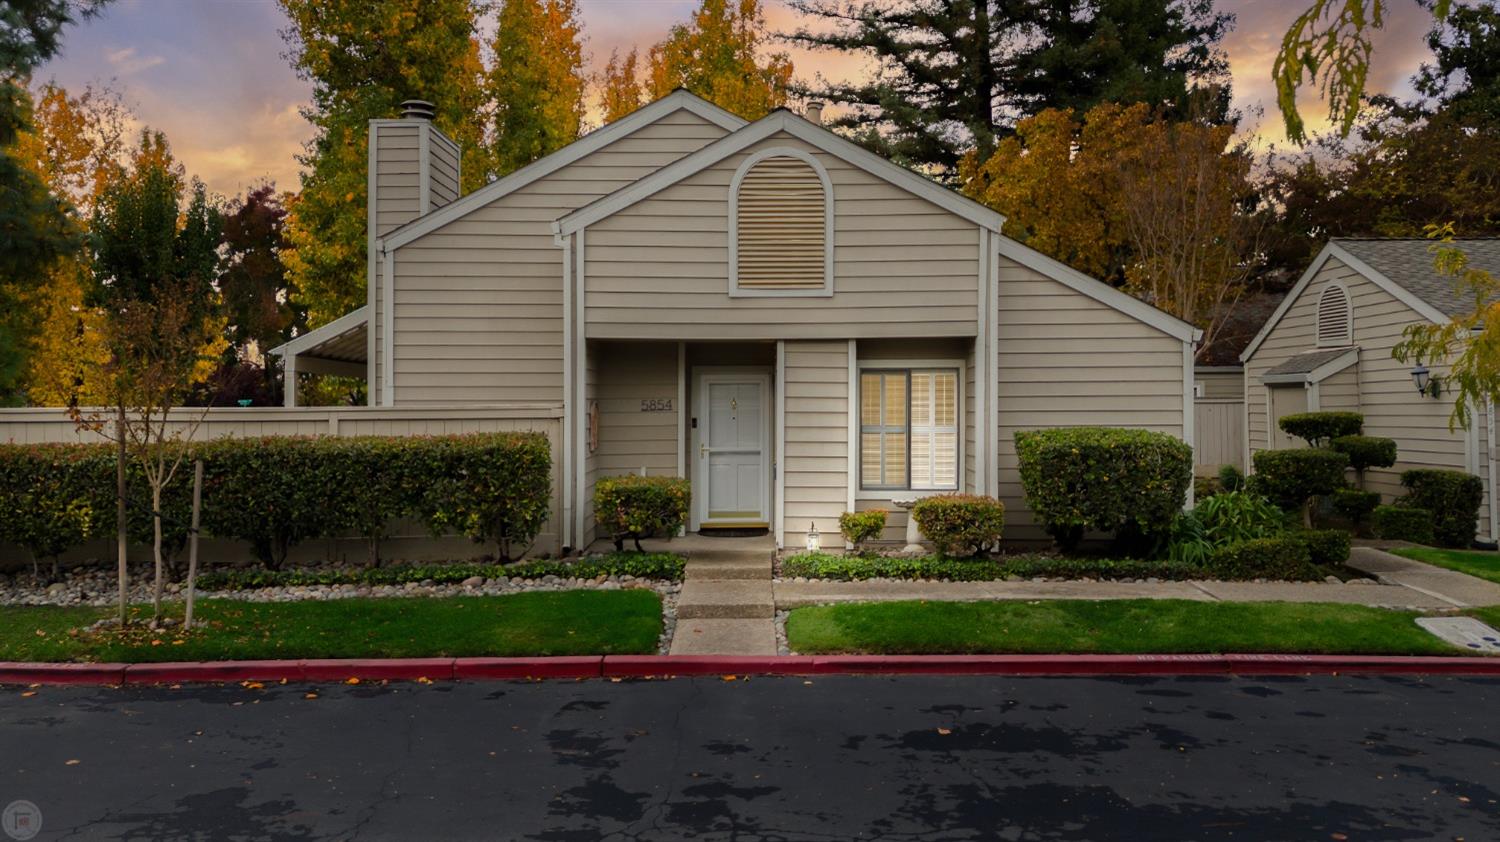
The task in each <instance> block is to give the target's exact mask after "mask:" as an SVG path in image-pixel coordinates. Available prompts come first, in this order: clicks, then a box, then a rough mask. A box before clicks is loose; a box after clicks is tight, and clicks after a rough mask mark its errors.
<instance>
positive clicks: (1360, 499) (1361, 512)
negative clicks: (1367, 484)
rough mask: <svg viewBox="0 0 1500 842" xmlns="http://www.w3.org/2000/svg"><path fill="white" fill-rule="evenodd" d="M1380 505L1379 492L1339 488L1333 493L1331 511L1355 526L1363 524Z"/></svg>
mask: <svg viewBox="0 0 1500 842" xmlns="http://www.w3.org/2000/svg"><path fill="white" fill-rule="evenodd" d="M1379 505H1380V492H1378V491H1360V490H1359V489H1357V488H1340V489H1339V490H1338V491H1335V492H1333V510H1334V511H1335V512H1338V513H1339V514H1341V515H1343V516H1344V517H1346V518H1348V519H1349V520H1350V521H1351V522H1353V523H1355V524H1360V523H1363V522H1364V520H1365V518H1368V517H1369V516H1370V513H1371V512H1373V511H1375V507H1376V506H1379Z"/></svg>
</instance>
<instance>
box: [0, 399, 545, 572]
mask: <svg viewBox="0 0 1500 842" xmlns="http://www.w3.org/2000/svg"><path fill="white" fill-rule="evenodd" d="M201 412H202V410H197V411H193V410H181V411H178V412H176V413H174V414H173V416H172V421H173V423H179V424H186V423H189V422H190V421H193V420H196V419H197V418H198V417H199V413H201ZM522 431H524V432H538V433H544V434H545V435H546V436H547V439H548V441H549V442H550V443H551V445H552V454H553V458H552V501H551V512H552V513H551V517H550V518H549V519H548V521H547V524H546V526H544V527H543V529H542V534H540V535H538V536H537V540H536V544H535V545H534V547H533V548H532V551H533V552H534V553H539V552H556V551H557V549H558V529H557V525H558V523H560V521H561V517H562V468H561V465H560V464H559V461H558V454H559V452H560V449H561V448H560V443H561V439H562V408H561V407H560V406H556V405H543V404H538V405H520V406H517V405H511V406H498V407H473V406H463V407H453V406H413V407H296V408H280V407H274V408H264V407H247V408H241V407H228V408H216V409H211V410H209V411H208V414H207V415H206V416H204V417H203V421H202V425H201V426H200V427H199V428H198V430H197V432H196V435H195V436H194V437H195V439H197V440H199V441H209V440H213V439H220V438H248V437H256V436H320V435H322V436H422V435H449V434H454V433H492V432H522ZM101 440H102V439H101V437H100V436H98V435H97V434H95V433H92V432H89V431H86V430H85V431H80V430H79V429H78V428H77V426H76V425H75V424H74V423H73V421H72V420H71V419H69V418H68V416H67V414H66V413H65V412H64V411H63V410H61V409H43V408H27V409H0V442H13V443H42V442H89V441H101ZM206 543H207V544H208V545H209V546H206V547H205V552H211V553H213V554H212V555H210V556H209V557H210V558H211V559H216V560H223V561H241V560H243V559H245V558H246V557H248V553H247V550H246V548H244V547H241V546H237V545H235V544H233V543H232V542H225V541H210V542H206ZM311 543H312V544H313V545H314V546H304V547H301V548H299V549H298V550H297V551H296V552H295V553H294V556H293V557H294V558H297V559H305V558H314V557H316V558H334V559H345V558H347V559H350V560H358V559H362V558H364V556H365V554H366V547H365V543H364V541H363V539H360V538H353V537H351V538H335V539H330V540H328V541H315V542H311ZM382 547H383V554H385V555H387V556H388V557H390V558H400V559H413V560H417V559H446V558H458V557H467V556H472V555H476V554H477V552H476V547H475V546H474V545H473V544H472V543H471V542H469V541H468V540H467V539H464V538H459V537H456V536H455V537H446V538H433V537H431V536H430V535H428V534H427V533H426V532H425V531H424V530H423V529H422V527H421V526H420V525H418V524H396V525H394V526H393V530H392V533H391V537H390V538H389V539H388V540H386V541H384V542H383V543H382ZM112 551H113V548H112V547H104V546H103V545H102V544H100V545H99V546H87V547H83V548H81V549H79V550H78V551H76V552H74V553H70V554H69V556H68V557H69V558H79V559H82V558H91V557H102V556H105V555H108V554H109V553H110V552H112ZM489 551H493V548H491V549H490V550H489ZM132 553H133V554H134V555H138V556H142V557H143V554H144V549H143V548H137V549H135V550H133V551H132ZM22 560H25V554H24V553H22V552H18V551H17V550H16V549H15V548H6V547H0V567H4V566H6V565H7V564H11V565H14V564H16V563H19V562H21V561H22ZM28 563H29V561H28Z"/></svg>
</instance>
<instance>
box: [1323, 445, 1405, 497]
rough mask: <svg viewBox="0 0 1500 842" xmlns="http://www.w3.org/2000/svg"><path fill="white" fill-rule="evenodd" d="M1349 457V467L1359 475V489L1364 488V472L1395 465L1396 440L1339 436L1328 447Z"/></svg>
mask: <svg viewBox="0 0 1500 842" xmlns="http://www.w3.org/2000/svg"><path fill="white" fill-rule="evenodd" d="M1330 446H1331V447H1332V448H1333V449H1334V450H1337V451H1338V452H1340V453H1342V454H1344V455H1345V456H1348V457H1349V467H1351V468H1353V469H1354V472H1355V473H1356V474H1358V475H1359V487H1360V488H1364V486H1365V470H1366V469H1369V468H1389V467H1390V466H1392V465H1394V464H1396V440H1395V439H1383V438H1380V437H1378V436H1339V437H1338V438H1336V439H1334V440H1333V442H1332V443H1331V445H1330Z"/></svg>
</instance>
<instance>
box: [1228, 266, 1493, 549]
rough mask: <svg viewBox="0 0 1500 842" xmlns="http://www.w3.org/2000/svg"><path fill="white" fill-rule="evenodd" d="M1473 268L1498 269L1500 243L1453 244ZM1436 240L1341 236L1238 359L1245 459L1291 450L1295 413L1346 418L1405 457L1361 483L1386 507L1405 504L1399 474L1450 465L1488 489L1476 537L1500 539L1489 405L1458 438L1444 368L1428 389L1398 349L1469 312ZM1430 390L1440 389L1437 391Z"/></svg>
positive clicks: (1433, 375)
mask: <svg viewBox="0 0 1500 842" xmlns="http://www.w3.org/2000/svg"><path fill="white" fill-rule="evenodd" d="M1455 245H1456V246H1457V247H1459V248H1460V249H1462V250H1463V251H1464V252H1465V253H1466V254H1467V255H1468V257H1469V260H1470V262H1471V263H1472V264H1473V265H1475V266H1478V267H1481V268H1488V269H1491V270H1492V271H1495V270H1500V240H1461V241H1458V242H1457V243H1455ZM1432 246H1433V244H1432V242H1431V241H1430V240H1396V239H1393V240H1376V239H1334V240H1331V241H1330V242H1329V243H1328V245H1327V246H1325V247H1324V248H1323V250H1322V251H1321V252H1319V253H1318V256H1317V257H1316V259H1314V260H1313V262H1312V265H1311V266H1309V267H1308V269H1307V271H1306V272H1304V273H1303V275H1302V277H1301V278H1300V279H1299V280H1298V281H1297V284H1296V285H1295V286H1294V287H1293V288H1292V290H1291V292H1289V293H1287V296H1286V298H1285V299H1284V300H1283V301H1282V302H1281V305H1280V306H1279V307H1278V308H1277V309H1276V311H1275V312H1274V313H1272V315H1271V318H1270V319H1269V320H1267V321H1266V323H1265V325H1264V326H1263V327H1262V328H1261V330H1260V333H1259V334H1257V335H1256V337H1255V339H1254V340H1252V341H1251V343H1250V344H1249V346H1247V347H1246V349H1245V351H1244V353H1243V354H1241V357H1240V359H1241V361H1242V362H1243V363H1244V367H1245V412H1246V423H1245V426H1246V430H1247V431H1248V435H1247V437H1246V444H1245V446H1246V454H1247V461H1248V458H1249V454H1251V453H1253V452H1255V451H1258V450H1262V449H1265V448H1284V447H1295V446H1297V445H1298V442H1296V441H1294V440H1291V439H1290V438H1289V437H1288V436H1287V435H1286V434H1285V433H1283V432H1282V431H1281V430H1280V429H1279V428H1278V426H1277V424H1276V421H1277V419H1279V418H1281V417H1282V416H1284V415H1287V414H1289V413H1293V412H1308V411H1318V410H1350V411H1354V412H1361V413H1363V414H1364V416H1365V432H1366V433H1367V434H1369V435H1373V436H1384V437H1387V438H1391V439H1394V440H1395V441H1396V446H1397V450H1398V453H1399V460H1400V461H1398V462H1397V463H1396V465H1395V466H1394V467H1392V468H1390V469H1385V470H1381V469H1372V470H1371V471H1369V472H1368V475H1367V476H1366V478H1365V487H1366V488H1367V489H1368V490H1370V491H1379V492H1380V493H1381V495H1382V496H1383V497H1384V498H1385V501H1386V502H1390V501H1391V500H1392V499H1394V498H1397V497H1400V496H1401V495H1402V493H1403V489H1402V488H1401V484H1400V479H1399V476H1400V472H1401V471H1403V470H1406V469H1408V468H1419V467H1420V468H1449V469H1453V470H1460V471H1467V472H1469V473H1471V474H1476V475H1478V476H1479V477H1480V478H1481V479H1483V480H1484V483H1485V497H1484V504H1483V506H1482V508H1481V510H1480V523H1479V534H1480V536H1481V537H1482V539H1493V537H1494V536H1496V535H1497V534H1500V528H1497V525H1496V515H1497V507H1496V505H1495V503H1496V501H1495V497H1494V495H1495V479H1496V453H1495V447H1494V444H1493V442H1494V440H1495V418H1494V414H1493V413H1492V412H1491V411H1489V410H1488V409H1484V410H1481V411H1480V412H1478V413H1477V414H1476V415H1475V417H1474V422H1473V424H1472V425H1471V427H1470V429H1469V430H1463V429H1458V430H1450V429H1449V426H1448V419H1449V415H1450V413H1451V412H1452V410H1453V398H1452V396H1451V395H1450V394H1448V393H1446V392H1445V391H1444V390H1443V388H1442V383H1443V377H1444V376H1445V374H1446V371H1447V369H1446V368H1445V367H1443V366H1440V365H1436V364H1433V363H1432V362H1431V361H1428V365H1430V366H1431V371H1430V373H1429V376H1430V378H1431V381H1430V383H1429V387H1428V389H1427V390H1426V391H1418V388H1417V385H1416V383H1415V380H1414V371H1413V369H1414V366H1413V365H1412V364H1411V363H1401V362H1398V361H1397V360H1396V359H1395V358H1394V357H1392V356H1391V350H1392V349H1393V348H1394V347H1395V346H1396V344H1397V343H1398V342H1400V341H1401V332H1402V330H1403V329H1404V328H1406V327H1407V326H1408V325H1414V324H1429V323H1431V324H1446V323H1447V322H1448V321H1450V319H1451V317H1453V316H1459V315H1464V314H1466V313H1472V312H1473V302H1472V301H1467V302H1466V301H1465V300H1464V296H1463V295H1461V294H1460V293H1459V292H1458V291H1457V290H1456V289H1455V286H1454V280H1453V279H1452V278H1449V277H1444V276H1442V275H1440V274H1439V273H1438V272H1437V271H1436V269H1435V268H1434V266H1433V259H1434V257H1433V254H1432ZM1431 383H1435V384H1436V389H1433V388H1432V386H1431Z"/></svg>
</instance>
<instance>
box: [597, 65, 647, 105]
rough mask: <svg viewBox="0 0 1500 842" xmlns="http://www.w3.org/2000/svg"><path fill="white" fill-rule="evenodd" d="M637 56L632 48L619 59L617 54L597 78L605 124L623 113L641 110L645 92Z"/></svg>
mask: <svg viewBox="0 0 1500 842" xmlns="http://www.w3.org/2000/svg"><path fill="white" fill-rule="evenodd" d="M640 75H641V70H640V54H639V52H638V51H637V50H636V49H635V48H634V47H632V48H631V49H630V52H628V53H626V54H625V57H624V58H620V54H619V53H618V52H616V53H613V54H611V55H610V57H609V63H608V64H606V65H604V73H603V74H601V75H600V77H599V99H600V106H601V108H602V110H603V112H604V122H606V123H613V122H614V121H616V120H618V119H620V118H621V117H624V116H625V115H626V114H629V113H630V112H632V111H634V110H636V109H637V108H640V107H641V100H643V99H645V96H646V89H645V87H644V86H643V85H642V84H641V78H640Z"/></svg>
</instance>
